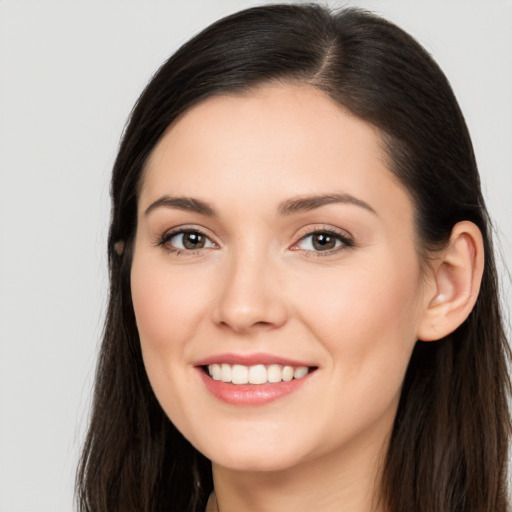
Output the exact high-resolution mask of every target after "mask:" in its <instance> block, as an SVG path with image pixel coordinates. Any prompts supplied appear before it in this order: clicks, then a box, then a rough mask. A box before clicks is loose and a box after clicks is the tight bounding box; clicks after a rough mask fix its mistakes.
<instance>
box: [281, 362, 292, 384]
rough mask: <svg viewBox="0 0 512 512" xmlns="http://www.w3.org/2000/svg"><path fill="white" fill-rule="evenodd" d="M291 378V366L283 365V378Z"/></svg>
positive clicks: (288, 380) (287, 379)
mask: <svg viewBox="0 0 512 512" xmlns="http://www.w3.org/2000/svg"><path fill="white" fill-rule="evenodd" d="M292 379H293V368H292V367H291V366H285V367H284V368H283V380H284V381H285V382H290V381H291V380H292Z"/></svg>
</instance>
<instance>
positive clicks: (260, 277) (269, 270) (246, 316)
mask: <svg viewBox="0 0 512 512" xmlns="http://www.w3.org/2000/svg"><path fill="white" fill-rule="evenodd" d="M281 277H282V276H281V275H280V274H279V270H278V269H277V268H276V265H275V264H273V263H272V261H271V260H270V258H266V257H264V256H263V255H260V256H258V255H256V254H254V253H253V254H251V255H248V254H247V253H246V254H245V255H240V257H238V258H236V257H233V258H232V259H231V260H230V261H229V263H227V264H226V271H225V272H224V273H223V275H222V276H219V280H220V281H221V286H220V291H219V294H218V300H217V302H216V305H215V308H214V312H213V317H214V322H215V323H216V324H217V325H219V326H221V327H225V328H229V329H231V330H232V331H234V332H236V333H251V332H254V331H259V330H262V329H263V330H265V329H268V330H270V329H276V328H279V327H282V326H283V325H284V324H285V323H286V320H287V317H288V304H287V301H286V300H285V297H284V294H283V286H282V282H281V281H282V279H281Z"/></svg>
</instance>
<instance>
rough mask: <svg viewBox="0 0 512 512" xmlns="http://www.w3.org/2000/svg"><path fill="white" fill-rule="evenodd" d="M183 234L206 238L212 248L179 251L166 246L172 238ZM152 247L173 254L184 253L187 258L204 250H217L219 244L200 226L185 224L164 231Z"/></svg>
mask: <svg viewBox="0 0 512 512" xmlns="http://www.w3.org/2000/svg"><path fill="white" fill-rule="evenodd" d="M183 233H199V234H200V235H202V236H204V237H206V238H207V239H208V240H209V241H210V242H211V243H212V244H213V245H214V247H200V248H199V249H181V248H179V247H172V246H169V245H168V242H169V241H170V240H171V239H172V238H173V237H175V236H177V235H180V234H183ZM154 245H155V246H157V247H161V248H163V249H165V250H166V251H168V252H170V253H173V254H182V253H186V254H187V255H189V256H192V255H196V254H198V253H199V252H200V251H202V250H204V249H213V248H219V244H218V243H217V241H216V240H215V237H213V236H212V235H211V234H210V233H209V232H208V230H206V229H204V228H203V227H202V226H198V225H197V224H192V225H190V224H185V225H181V226H176V227H173V228H170V229H168V230H167V231H164V233H163V234H162V235H158V238H157V239H156V240H155V243H154Z"/></svg>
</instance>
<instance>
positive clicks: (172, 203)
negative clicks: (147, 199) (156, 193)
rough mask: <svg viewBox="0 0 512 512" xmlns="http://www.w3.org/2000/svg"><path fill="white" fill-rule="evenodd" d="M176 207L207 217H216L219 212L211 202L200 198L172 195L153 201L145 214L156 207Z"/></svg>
mask: <svg viewBox="0 0 512 512" xmlns="http://www.w3.org/2000/svg"><path fill="white" fill-rule="evenodd" d="M161 207H164V208H175V209H176V210H184V211H188V212H195V213H199V214H201V215H206V216H207V217H216V216H217V212H216V211H215V209H214V208H213V206H211V205H210V204H208V203H206V202H205V201H201V200H200V199H194V198H192V197H170V196H162V197H161V198H160V199H157V200H156V201H154V202H153V203H151V204H150V205H149V206H148V207H147V208H146V210H145V212H144V215H148V214H149V213H151V212H152V211H153V210H155V209H156V208H161Z"/></svg>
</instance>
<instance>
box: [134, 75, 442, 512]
mask: <svg viewBox="0 0 512 512" xmlns="http://www.w3.org/2000/svg"><path fill="white" fill-rule="evenodd" d="M386 162H387V159H386V156H385V155H384V153H383V150H382V149H381V144H380V138H379V134H378V132H377V130H376V129H375V128H374V127H372V126H371V125H369V124H367V123H365V122H363V121H361V120H360V119H358V118H356V117H354V116H352V115H351V114H350V113H348V112H346V111H344V110H343V109H342V108H341V107H340V106H339V105H337V104H336V103H334V102H333V101H332V100H331V99H329V98H328V97H327V96H326V95H324V94H323V93H322V92H320V91H318V90H315V89H312V88H309V87H307V86H298V85H279V86H265V87H260V88H258V89H256V90H254V91H252V92H251V93H249V94H246V95H243V96H221V97H215V98H210V99H207V100H205V101H204V102H202V103H200V104H199V105H197V106H195V107H193V108H192V109H191V110H189V111H188V112H187V113H185V114H184V115H183V116H182V117H181V118H180V119H179V120H178V121H177V122H176V123H175V124H173V125H172V126H171V128H170V129H169V130H168V131H167V133H166V134H165V135H164V137H163V138H162V140H161V141H160V143H159V144H158V146H157V147H156V148H155V150H154V152H153V153H152V156H151V158H150V160H149V162H148V164H147V167H146V170H145V173H144V177H143V181H142V185H141V188H140V197H139V211H138V226H137V233H136V239H135V250H134V257H133V265H132V273H131V286H132V297H133V305H134V309H135V314H136V320H137V326H138V329H139V334H140V340H141V346H142V351H143V357H144V363H145V366H146V369H147V373H148V376H149V379H150V382H151V384H152V387H153V389H154V391H155V394H156V396H157V398H158V400H159V402H160V403H161V405H162V407H163V409H164V410H165V412H166V414H167V415H168V416H169V418H170V419H171V420H172V421H173V423H174V424H175V425H176V427H177V428H178V429H179V430H180V431H181V432H182V433H183V434H184V435H185V437H186V438H187V439H189V440H190V442H191V443H192V444H193V445H194V446H195V447H196V448H197V449H198V450H199V451H201V452H202V453H204V454H205V455H206V456H207V457H208V458H209V459H210V460H212V464H213V472H214V482H215V490H216V495H217V501H218V508H219V510H220V511H221V512H223V511H230V510H237V511H240V512H241V511H251V510H254V511H256V510H257V511H260V512H261V511H266V512H270V511H273V510H276V511H277V510H281V511H282V510H295V511H301V510H304V511H306V510H315V509H316V510H322V511H330V510H333V511H334V510H338V511H339V510H347V511H351V512H358V511H361V512H362V511H365V512H368V511H369V510H381V509H380V508H379V503H378V495H379V488H378V484H376V482H378V477H379V474H380V468H381V463H382V457H383V454H384V453H385V449H386V447H387V442H388V438H389V434H390V431H391V428H392V424H393V420H394V417H395V413H396V409H397V404H398V399H399V395H400V389H401V385H402V381H403V377H404V373H405V370H406V367H407V363H408V361H409V358H410V355H411V352H412V349H413V347H414V344H415V342H416V340H417V339H418V337H419V332H418V331H419V329H420V327H421V326H422V325H424V320H425V318H424V317H425V314H426V313H425V312H426V311H427V310H428V306H429V304H430V303H431V301H432V298H433V296H434V295H435V293H436V289H435V286H434V285H433V284H431V283H433V282H434V280H433V279H430V278H429V276H428V275H425V274H424V273H423V272H422V271H421V266H420V260H419V256H418V251H417V249H416V247H415V243H414V239H415V238H414V227H413V206H412V203H411V200H410V197H409V195H408V194H407V192H406V191H405V190H404V188H403V187H402V186H401V185H400V184H399V183H397V181H396V180H395V179H394V177H393V175H392V174H391V172H390V171H389V169H388V168H387V164H386ZM325 194H328V195H333V194H342V195H343V194H345V195H346V194H349V195H350V196H351V197H353V198H356V199H357V200H358V201H364V203H365V204H366V205H367V206H368V207H369V208H370V209H371V210H372V211H371V210H370V209H368V208H366V207H363V206H361V205H360V204H354V202H352V203H347V202H336V203H332V204H326V205H323V206H319V207H317V208H312V209H308V210H306V211H295V212H292V213H290V212H289V213H288V214H286V215H283V214H282V212H281V213H280V207H281V206H282V204H283V202H285V201H290V200H294V199H297V198H301V197H304V196H311V195H325ZM166 195H167V196H173V197H185V198H195V199H197V200H201V201H204V202H206V203H208V204H209V205H211V207H212V208H214V209H215V211H216V215H215V216H209V215H205V214H203V213H199V212H193V211H186V210H183V209H180V208H177V207H172V206H165V205H160V206H158V205H157V206H153V207H152V208H151V210H150V211H149V212H146V210H147V209H148V208H149V207H150V205H152V204H153V203H155V201H158V200H159V199H161V198H162V197H163V196H166ZM180 227H186V228H187V229H199V230H200V231H201V232H203V233H204V234H205V235H206V236H207V237H208V242H207V243H206V245H205V246H204V247H203V248H201V249H196V250H187V249H182V250H181V251H180V252H179V253H177V252H172V251H173V249H175V248H178V246H179V243H180V241H181V238H180V237H179V236H176V237H175V238H173V239H171V240H170V241H169V238H167V241H166V242H165V243H164V244H162V243H161V242H162V237H163V236H164V235H165V234H166V233H167V232H169V230H171V229H173V228H180ZM325 229H329V230H332V231H335V232H337V233H340V234H341V235H342V236H343V237H347V238H349V239H350V240H352V242H353V245H352V246H350V245H345V244H343V243H341V242H339V245H338V247H337V248H336V250H335V251H334V252H331V253H328V254H322V251H317V250H315V249H314V247H313V246H312V245H311V240H312V239H311V237H310V236H309V237H308V233H311V232H314V231H317V232H318V231H320V232H321V231H322V230H325ZM173 244H174V246H175V247H173V246H172V245H173ZM427 272H428V270H427ZM422 322H423V323H422ZM261 352H263V353H268V354H273V355H276V356H282V357H288V358H293V359H296V360H299V361H306V362H307V363H308V364H309V365H314V366H315V367H317V370H316V371H315V372H314V373H312V374H311V375H310V376H309V377H308V379H307V382H306V383H305V384H304V385H303V386H302V387H301V388H300V389H298V390H297V391H295V392H294V393H291V394H290V395H287V396H284V397H282V398H280V399H278V400H277V401H274V402H271V403H269V404H266V405H261V406H235V405H230V404H226V403H224V402H221V401H219V400H218V399H217V398H215V397H214V396H213V395H212V394H210V392H209V391H207V389H206V387H205V386H204V384H203V382H202V380H201V378H200V376H199V371H198V369H197V367H196V366H195V363H196V362H197V361H199V360H200V359H203V358H205V357H210V356H212V355H215V354H219V353H235V354H253V353H261ZM212 506H214V507H216V506H217V504H216V503H213V505H212Z"/></svg>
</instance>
